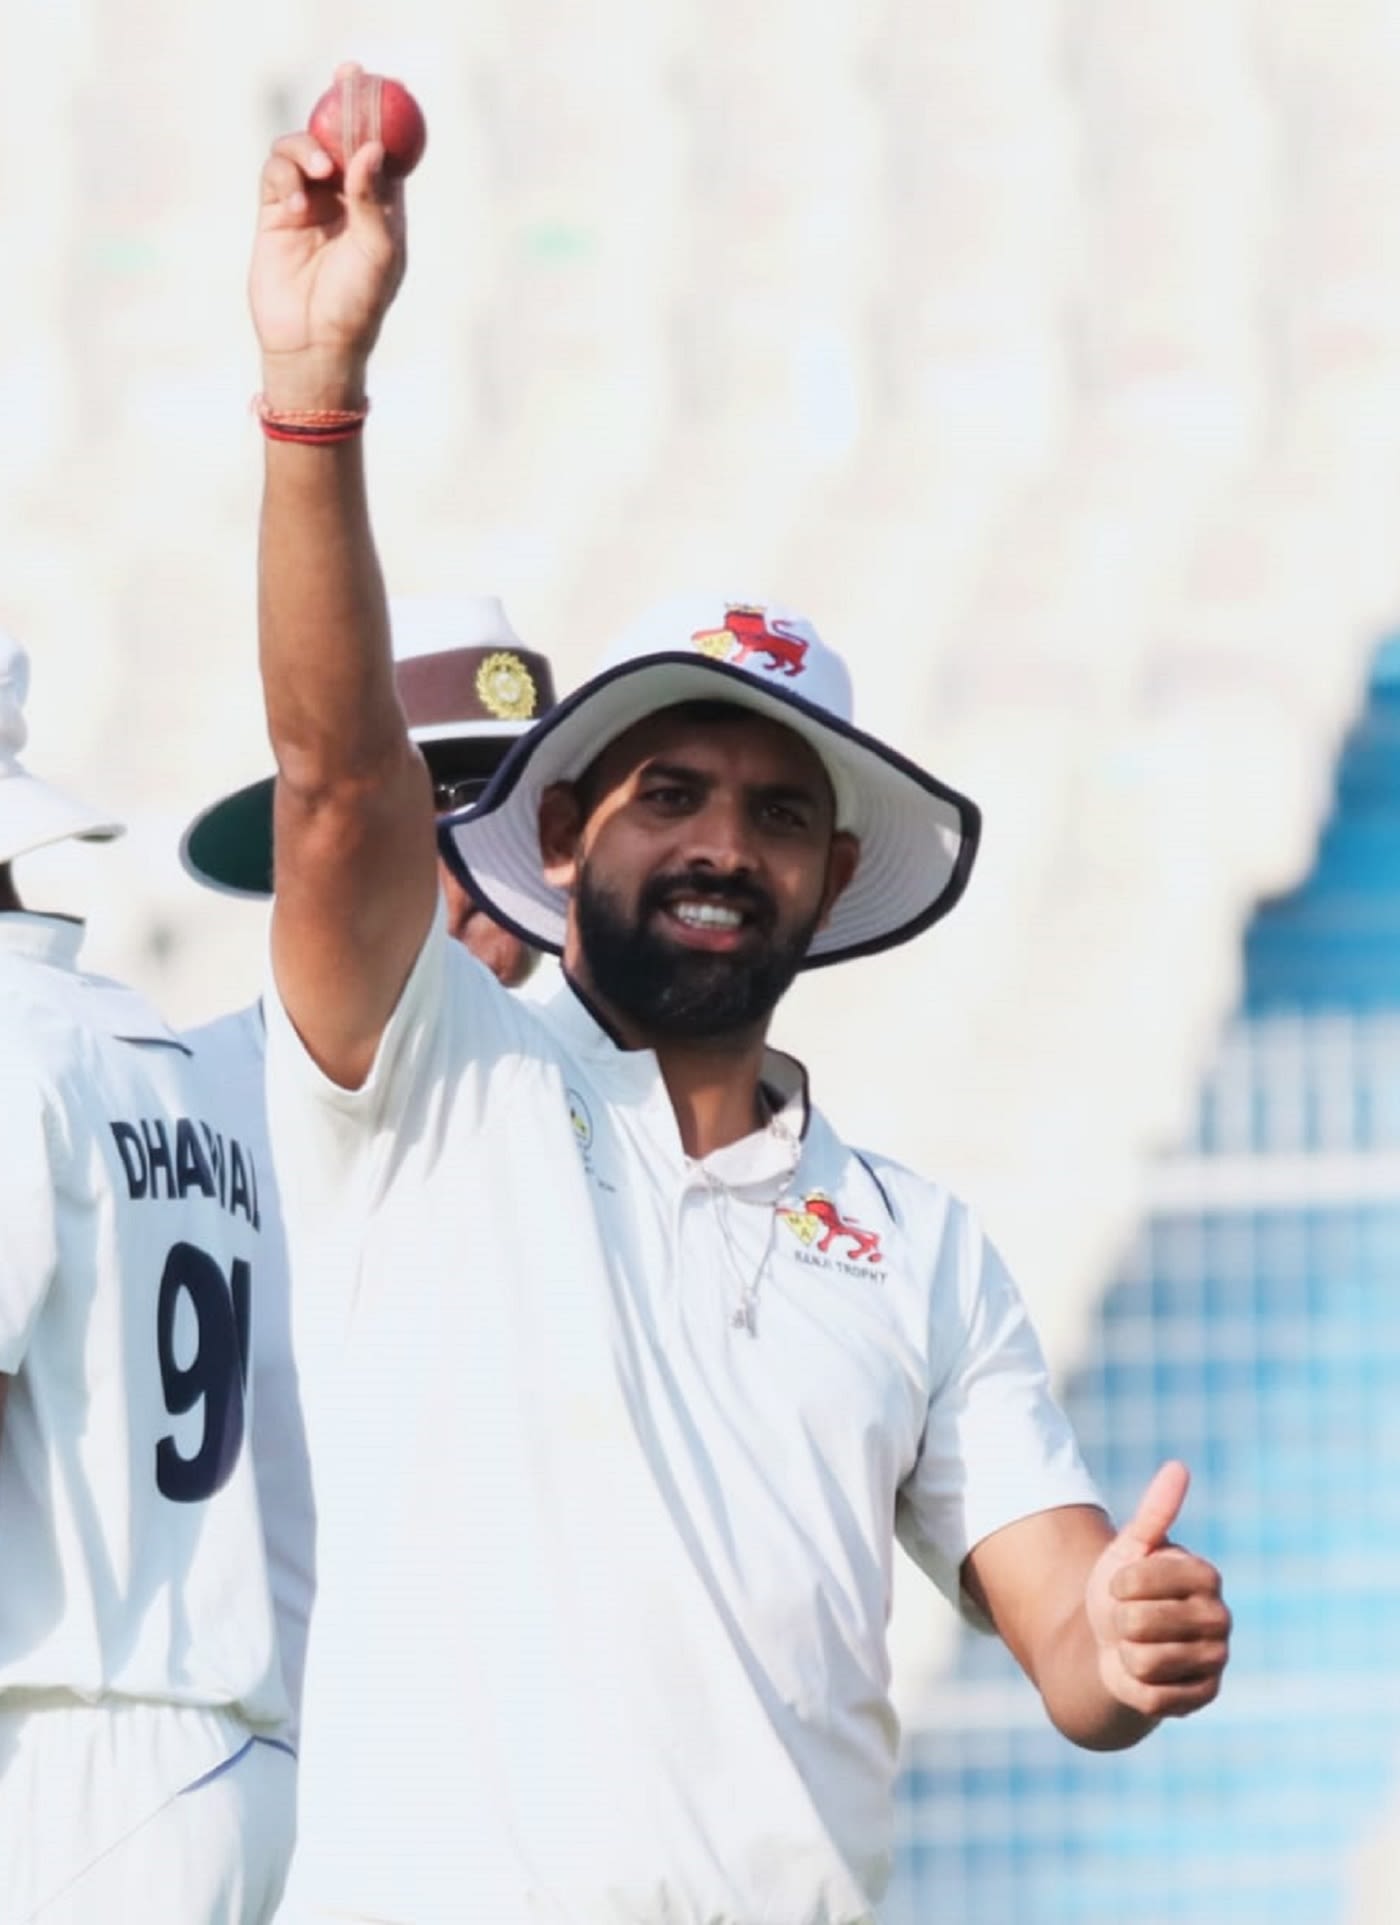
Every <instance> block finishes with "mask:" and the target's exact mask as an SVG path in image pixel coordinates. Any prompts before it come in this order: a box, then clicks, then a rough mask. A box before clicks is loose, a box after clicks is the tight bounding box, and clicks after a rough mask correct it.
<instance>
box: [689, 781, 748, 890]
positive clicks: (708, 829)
mask: <svg viewBox="0 0 1400 1925" xmlns="http://www.w3.org/2000/svg"><path fill="white" fill-rule="evenodd" d="M686 828H687V830H688V834H687V836H686V846H685V855H686V860H687V861H688V862H689V863H691V864H692V865H693V866H694V867H696V868H703V869H710V870H713V872H714V873H715V874H716V875H721V876H746V875H752V874H753V872H754V870H755V869H756V868H757V867H758V856H757V851H756V849H755V846H754V838H753V827H752V824H751V823H750V821H749V817H748V811H747V809H746V808H745V807H744V804H743V801H742V799H741V798H740V797H737V796H726V795H724V794H722V793H720V792H718V791H716V792H715V793H713V794H711V795H710V796H708V797H707V798H706V800H705V805H704V807H703V808H701V809H699V810H697V811H696V813H695V814H694V815H692V816H689V817H687V819H686Z"/></svg>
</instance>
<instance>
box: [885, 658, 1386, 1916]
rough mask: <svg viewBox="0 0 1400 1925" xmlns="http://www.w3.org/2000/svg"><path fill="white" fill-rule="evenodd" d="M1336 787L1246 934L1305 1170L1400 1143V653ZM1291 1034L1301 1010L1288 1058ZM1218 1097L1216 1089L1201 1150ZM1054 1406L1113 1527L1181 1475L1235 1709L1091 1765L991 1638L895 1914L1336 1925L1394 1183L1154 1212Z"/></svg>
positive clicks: (1379, 1601) (950, 1738) (1379, 1449)
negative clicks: (1389, 1036)
mask: <svg viewBox="0 0 1400 1925" xmlns="http://www.w3.org/2000/svg"><path fill="white" fill-rule="evenodd" d="M1336 796H1337V800H1336V806H1335V809H1334V812H1333V815H1332V818H1331V820H1330V821H1329V823H1328V824H1327V827H1326V829H1325V831H1324V833H1323V835H1322V838H1321V841H1320V846H1319V850H1318V857H1317V862H1316V865H1315V868H1314V870H1313V873H1312V874H1311V875H1310V876H1309V877H1308V879H1307V881H1306V882H1305V883H1304V884H1303V886H1302V887H1300V888H1299V889H1298V890H1296V891H1295V892H1294V893H1293V894H1291V895H1289V896H1287V897H1285V898H1282V899H1280V900H1277V901H1271V902H1268V903H1265V904H1263V905H1261V906H1260V908H1259V910H1258V912H1257V914H1256V915H1255V917H1254V919H1253V921H1252V924H1251V926H1250V928H1249V931H1248V934H1247V937H1246V941H1245V958H1246V983H1245V990H1244V995H1243V1000H1242V1007H1241V1011H1240V1014H1239V1017H1238V1019H1237V1022H1236V1025H1235V1028H1234V1032H1233V1038H1232V1047H1233V1048H1234V1049H1235V1052H1236V1071H1235V1073H1236V1074H1238V1065H1239V1063H1244V1064H1245V1065H1246V1070H1248V1067H1249V1065H1250V1064H1251V1063H1253V1064H1254V1065H1255V1067H1256V1068H1257V1071H1258V1078H1257V1083H1256V1084H1255V1086H1254V1088H1253V1089H1252V1091H1251V1092H1249V1096H1250V1102H1249V1107H1248V1108H1247V1110H1246V1115H1247V1117H1248V1118H1249V1128H1250V1131H1251V1135H1252V1141H1251V1142H1250V1143H1247V1144H1245V1145H1244V1146H1243V1147H1244V1149H1245V1150H1246V1152H1248V1151H1249V1150H1251V1149H1252V1150H1254V1151H1261V1150H1262V1151H1267V1150H1269V1149H1270V1148H1272V1147H1277V1138H1278V1130H1277V1127H1276V1118H1275V1117H1274V1115H1273V1114H1272V1107H1273V1106H1276V1105H1277V1104H1278V1103H1279V1102H1280V1100H1282V1101H1284V1102H1286V1103H1289V1104H1292V1105H1294V1107H1295V1109H1296V1113H1297V1115H1298V1116H1300V1117H1301V1118H1302V1123H1301V1127H1302V1129H1303V1133H1304V1141H1305V1143H1306V1144H1310V1145H1311V1146H1312V1147H1314V1148H1319V1149H1326V1148H1329V1147H1331V1148H1335V1147H1337V1144H1335V1143H1333V1142H1332V1141H1331V1140H1330V1138H1329V1131H1331V1132H1335V1131H1336V1130H1337V1129H1338V1128H1340V1129H1341V1130H1342V1132H1343V1135H1344V1136H1345V1134H1346V1132H1348V1131H1350V1132H1351V1135H1350V1138H1349V1140H1347V1141H1344V1142H1342V1143H1341V1147H1343V1148H1349V1149H1355V1150H1360V1151H1363V1152H1364V1151H1366V1150H1367V1149H1369V1148H1373V1147H1377V1146H1381V1145H1392V1146H1393V1145H1395V1144H1396V1143H1397V1142H1400V1076H1397V1077H1396V1078H1395V1079H1394V1080H1395V1084H1396V1086H1397V1088H1396V1093H1395V1094H1393V1095H1392V1096H1391V1097H1390V1098H1389V1100H1387V1094H1386V1090H1387V1086H1388V1085H1389V1083H1390V1078H1389V1077H1388V1075H1386V1074H1383V1073H1382V1072H1381V1071H1379V1070H1376V1069H1375V1065H1374V1061H1373V1060H1372V1059H1371V1058H1370V1057H1369V1056H1368V1050H1367V1047H1366V1038H1367V1036H1368V1035H1369V1034H1372V1033H1373V1032H1371V1031H1368V1030H1367V1029H1366V1028H1365V1027H1364V1024H1365V1023H1367V1022H1372V1023H1373V1022H1374V1021H1375V1020H1376V1019H1377V1018H1384V1017H1385V1016H1386V1015H1387V1014H1400V639H1397V640H1394V641H1391V642H1389V643H1387V644H1385V645H1384V646H1383V647H1382V648H1381V649H1380V651H1379V653H1378V655H1377V658H1376V661H1375V665H1374V671H1373V675H1372V679H1371V686H1370V690H1369V697H1368V702H1367V706H1366V710H1365V713H1364V714H1363V716H1362V717H1361V719H1360V720H1359V721H1358V723H1357V724H1356V726H1355V728H1354V729H1353V731H1352V733H1351V735H1350V737H1349V739H1348V741H1347V744H1346V747H1345V751H1344V754H1343V756H1342V759H1341V763H1340V767H1339V771H1338V779H1337V786H1336ZM1338 1013H1341V1014H1343V1015H1349V1016H1351V1017H1354V1018H1357V1019H1359V1020H1360V1021H1361V1023H1362V1024H1363V1027H1361V1028H1359V1029H1358V1030H1357V1031H1356V1035H1357V1036H1358V1038H1359V1039H1360V1041H1359V1043H1358V1046H1357V1048H1356V1050H1355V1052H1354V1053H1355V1065H1354V1075H1355V1078H1356V1081H1357V1091H1358V1093H1357V1097H1356V1101H1355V1103H1354V1104H1353V1105H1351V1107H1350V1109H1348V1108H1347V1105H1346V1104H1345V1103H1344V1104H1343V1105H1342V1122H1341V1124H1340V1125H1339V1124H1338V1121H1337V1114H1338V1111H1337V1105H1336V1100H1335V1097H1336V1092H1335V1090H1333V1092H1332V1113H1331V1120H1330V1122H1327V1121H1319V1120H1318V1119H1319V1118H1321V1116H1322V1109H1321V1107H1320V1105H1319V1101H1318V1098H1317V1090H1316V1089H1315V1088H1314V1087H1313V1086H1312V1083H1311V1082H1310V1080H1309V1079H1314V1078H1315V1075H1316V1071H1317V1063H1318V1062H1319V1061H1323V1060H1325V1057H1326V1039H1325V1038H1323V1040H1322V1043H1321V1044H1319V1045H1318V1048H1317V1049H1315V1050H1312V1055H1311V1056H1310V1054H1309V1051H1310V1049H1312V1044H1313V1043H1314V1042H1316V1041H1317V1037H1318V1035H1319V1034H1320V1032H1319V1031H1317V1030H1316V1028H1315V1026H1316V1025H1318V1024H1319V1023H1322V1022H1324V1021H1327V1020H1331V1019H1333V1018H1335V1017H1336V1015H1337V1014H1338ZM1280 1019H1285V1020H1287V1019H1296V1020H1294V1021H1293V1023H1292V1028H1291V1030H1290V1032H1289V1034H1290V1036H1291V1041H1289V1043H1288V1047H1287V1048H1286V1049H1285V1048H1283V1047H1282V1046H1277V1045H1276V1038H1277V1036H1278V1034H1279V1033H1280V1032H1279V1031H1278V1030H1277V1025H1278V1024H1279V1022H1280ZM1271 1025H1274V1026H1275V1027H1274V1028H1273V1029H1272V1030H1271V1027H1270V1026H1271ZM1375 1033H1379V1032H1375ZM1397 1034H1400V1030H1397ZM1300 1035H1301V1037H1302V1040H1303V1043H1304V1044H1305V1045H1306V1046H1305V1047H1303V1048H1301V1049H1300V1048H1298V1047H1297V1044H1298V1041H1299V1037H1300ZM1271 1038H1272V1039H1274V1040H1271ZM1309 1039H1311V1041H1310V1040H1309ZM1397 1062H1398V1063H1400V1058H1397ZM1368 1063H1369V1064H1370V1069H1369V1072H1368ZM1368 1073H1369V1074H1370V1076H1371V1080H1372V1082H1373V1083H1374V1087H1373V1088H1372V1087H1369V1086H1368V1087H1365V1088H1363V1087H1362V1085H1363V1084H1366V1083H1367V1078H1368ZM1334 1081H1335V1077H1334ZM1237 1094H1238V1092H1236V1095H1237ZM1218 1098H1219V1092H1218V1091H1216V1090H1215V1089H1214V1088H1213V1087H1212V1086H1211V1084H1210V1082H1209V1079H1208V1083H1207V1088H1206V1090H1205V1091H1204V1092H1203V1097H1202V1113H1201V1117H1200V1119H1199V1123H1198V1128H1197V1132H1196V1141H1197V1144H1198V1146H1199V1148H1200V1150H1201V1151H1202V1152H1203V1153H1204V1154H1207V1155H1208V1154H1210V1153H1211V1152H1212V1151H1213V1149H1215V1148H1216V1147H1217V1146H1218V1144H1219V1142H1220V1140H1221V1132H1222V1127H1223V1126H1222V1123H1221V1117H1222V1115H1223V1111H1222V1110H1221V1109H1220V1106H1219V1100H1218ZM1290 1127H1292V1126H1290ZM1231 1147H1232V1148H1233V1149H1234V1151H1235V1153H1236V1154H1238V1153H1239V1151H1240V1148H1241V1146H1240V1144H1239V1143H1238V1142H1236V1143H1234V1144H1233V1145H1232V1146H1231ZM1067 1400H1068V1403H1069V1406H1070V1408H1071V1411H1072V1413H1073V1416H1074V1418H1075V1421H1076V1424H1077V1426H1078V1428H1079V1431H1080V1435H1081V1437H1082V1439H1083V1441H1084V1445H1085V1449H1086V1453H1087V1454H1088V1456H1089V1458H1090V1461H1091V1463H1092V1464H1093V1466H1094V1468H1095V1470H1096V1472H1097V1473H1098V1475H1099V1476H1100V1478H1101V1481H1102V1484H1103V1487H1104V1490H1105V1493H1106V1495H1107V1496H1108V1498H1109V1501H1110V1502H1111V1503H1112V1504H1113V1505H1114V1506H1115V1508H1116V1509H1117V1510H1118V1511H1119V1512H1120V1513H1121V1512H1122V1511H1124V1510H1126V1509H1128V1508H1130V1507H1131V1505H1132V1503H1133V1501H1134V1499H1135V1497H1136V1495H1137V1493H1138V1492H1139V1491H1140V1489H1141V1487H1142V1485H1143V1483H1144V1482H1145V1480H1146V1479H1147V1477H1149V1476H1150V1475H1151V1473H1152V1471H1153V1470H1154V1469H1155V1467H1156V1465H1157V1464H1158V1462H1160V1460H1161V1458H1162V1457H1163V1456H1165V1455H1180V1456H1182V1457H1184V1458H1185V1459H1186V1460H1187V1461H1188V1462H1189V1463H1190V1464H1191V1465H1192V1467H1193V1470H1194V1473H1195V1478H1196V1482H1195V1487H1194V1490H1193V1494H1192V1497H1191V1500H1190V1504H1189V1508H1188V1512H1187V1517H1186V1521H1185V1526H1184V1535H1185V1536H1186V1537H1188V1538H1189V1541H1190V1542H1191V1543H1192V1544H1193V1545H1194V1546H1196V1547H1197V1548H1199V1549H1200V1550H1201V1551H1202V1552H1204V1553H1205V1554H1206V1555H1207V1556H1209V1557H1212V1558H1214V1559H1215V1560H1216V1561H1217V1562H1218V1563H1219V1564H1220V1565H1221V1567H1222V1569H1223V1570H1224V1571H1225V1573H1226V1578H1227V1591H1228V1596H1229V1600H1230V1603H1231V1606H1232V1608H1233V1610H1234V1613H1235V1621H1236V1633H1235V1646H1234V1657H1233V1661H1232V1665H1231V1669H1230V1673H1229V1676H1228V1678H1227V1681H1226V1688H1225V1691H1224V1693H1223V1694H1222V1698H1221V1700H1220V1702H1219V1704H1218V1705H1216V1706H1215V1707H1214V1708H1213V1709H1212V1711H1211V1712H1209V1713H1207V1714H1206V1715H1205V1716H1203V1717H1201V1718H1198V1719H1194V1720H1191V1721H1188V1722H1186V1723H1184V1724H1181V1725H1174V1726H1168V1727H1164V1728H1163V1729H1162V1730H1161V1731H1160V1732H1159V1733H1157V1734H1156V1735H1155V1736H1154V1737H1153V1738H1152V1739H1151V1740H1150V1741H1149V1743H1147V1744H1146V1745H1145V1746H1143V1747H1142V1748H1141V1749H1139V1750H1137V1751H1134V1752H1132V1753H1129V1754H1126V1755H1122V1756H1117V1757H1108V1758H1103V1757H1097V1756H1093V1755H1090V1754H1085V1753H1082V1752H1079V1751H1076V1750H1075V1749H1074V1747H1072V1746H1070V1745H1069V1744H1067V1743H1066V1742H1064V1741H1063V1740H1062V1739H1060V1738H1059V1736H1058V1735H1057V1734H1056V1733H1055V1732H1054V1731H1053V1730H1051V1729H1050V1728H1049V1727H1048V1726H1047V1724H1046V1723H1045V1721H1044V1718H1043V1715H1042V1714H1041V1712H1040V1709H1039V1706H1038V1704H1036V1702H1035V1700H1034V1695H1033V1693H1032V1692H1031V1690H1030V1687H1029V1686H1028V1685H1026V1684H1025V1682H1024V1680H1021V1679H1020V1676H1019V1673H1018V1672H1017V1671H1016V1669H1015V1667H1014V1665H1013V1664H1012V1662H1011V1660H1010V1659H1009V1658H1008V1657H1007V1655H1006V1654H1005V1652H1004V1651H1003V1650H1002V1648H1001V1647H1000V1646H999V1645H998V1644H997V1643H996V1642H995V1641H994V1640H991V1639H985V1638H979V1637H976V1636H975V1635H973V1634H971V1633H967V1634H965V1635H964V1637H963V1641H962V1643H961V1645H960V1647H959V1652H958V1657H957V1661H956V1664H955V1666H954V1669H953V1676H952V1679H951V1681H950V1689H949V1698H948V1702H949V1705H950V1712H949V1715H948V1716H947V1717H945V1718H944V1719H943V1720H942V1721H941V1723H940V1724H939V1727H938V1728H936V1729H931V1730H927V1731H920V1732H917V1733H912V1734H910V1736H909V1739H908V1743H907V1754H906V1755H907V1766H906V1770H905V1772H904V1775H903V1778H902V1781H901V1786H900V1841H901V1842H900V1851H899V1857H898V1862H897V1869H896V1876H895V1881H894V1885H893V1888H892V1891H891V1895H890V1898H889V1901H888V1903H887V1906H886V1908H885V1909H884V1911H883V1913H882V1917H883V1918H884V1919H886V1920H887V1921H888V1922H889V1925H916V1922H917V1925H924V1922H925V1921H937V1922H938V1925H1003V1921H1005V1925H1013V1921H1014V1925H1059V1921H1065V1922H1066V1925H1069V1921H1073V1925H1091V1922H1092V1921H1099V1920H1103V1921H1105V1922H1107V1921H1109V1920H1112V1921H1115V1925H1117V1922H1118V1921H1121V1920H1124V1919H1132V1920H1133V1921H1134V1925H1216V1921H1219V1920H1225V1919H1228V1920H1229V1921H1230V1925H1294V1922H1295V1921H1296V1925H1345V1921H1346V1920H1347V1918H1348V1916H1349V1906H1350V1904H1351V1893H1350V1879H1351V1870H1352V1861H1353V1858H1354V1855H1355V1853H1356V1851H1357V1850H1358V1848H1359V1847H1360V1845H1361V1844H1362V1843H1363V1841H1364V1840H1365V1838H1366V1835H1367V1832H1368V1830H1369V1829H1370V1827H1371V1826H1373V1825H1374V1824H1375V1823H1376V1821H1377V1820H1378V1818H1379V1816H1380V1814H1381V1812H1382V1810H1383V1809H1384V1807H1385V1805H1386V1802H1387V1800H1388V1799H1389V1798H1392V1797H1393V1796H1394V1789H1395V1779H1396V1773H1397V1764H1400V1757H1398V1756H1397V1753H1398V1752H1400V1736H1398V1734H1400V1718H1397V1711H1400V1645H1398V1644H1397V1640H1396V1637H1395V1622H1396V1608H1397V1598H1400V1479H1397V1478H1396V1476H1395V1475H1394V1466H1395V1465H1396V1464H1397V1463H1400V1190H1398V1191H1397V1194H1396V1196H1395V1198H1394V1200H1393V1201H1391V1200H1390V1199H1389V1198H1388V1197H1387V1196H1385V1195H1383V1194H1382V1195H1376V1194H1374V1193H1372V1194H1371V1195H1369V1196H1366V1197H1361V1196H1358V1198H1357V1199H1356V1200H1354V1201H1346V1200H1342V1201H1337V1200H1332V1201H1329V1202H1327V1203H1325V1204H1320V1203H1315V1204H1312V1205H1304V1204H1303V1203H1301V1202H1300V1203H1298V1204H1297V1205H1290V1206H1289V1207H1276V1206H1272V1205H1271V1206H1270V1207H1258V1206H1257V1203H1256V1205H1255V1206H1254V1207H1249V1208H1246V1207H1239V1208H1233V1207H1232V1208H1222V1207H1213V1208H1211V1209H1208V1210H1199V1209H1198V1210H1191V1211H1186V1210H1180V1209H1175V1208H1174V1209H1173V1210H1171V1211H1165V1210H1164V1211H1163V1212H1162V1213H1161V1214H1158V1215H1156V1216H1154V1217H1152V1218H1150V1219H1149V1220H1148V1221H1147V1222H1146V1223H1145V1224H1144V1225H1143V1226H1142V1228H1141V1232H1140V1235H1139V1238H1138V1242H1137V1247H1136V1248H1135V1250H1134V1251H1133V1252H1132V1253H1131V1256H1130V1258H1129V1260H1128V1261H1127V1262H1125V1264H1124V1265H1123V1268H1122V1273H1121V1275H1120V1276H1119V1277H1118V1279H1117V1280H1116V1281H1115V1282H1114V1284H1113V1285H1112V1287H1111V1288H1110V1289H1109V1291H1108V1292H1107V1294H1106V1297H1105V1300H1104V1302H1103V1304H1102V1305H1101V1308H1100V1312H1099V1314H1098V1317H1097V1320H1096V1328H1095V1331H1094V1334H1093V1340H1092V1343H1091V1344H1090V1346H1089V1350H1088V1354H1087V1355H1086V1356H1085V1357H1084V1359H1083V1361H1082V1363H1081V1365H1080V1368H1079V1369H1078V1371H1077V1372H1076V1374H1075V1375H1074V1377H1073V1378H1072V1380H1071V1382H1070V1383H1069V1385H1068V1386H1067ZM989 1705H990V1706H991V1711H990V1712H989V1710H988V1707H989ZM960 1707H961V1712H960Z"/></svg>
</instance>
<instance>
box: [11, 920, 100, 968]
mask: <svg viewBox="0 0 1400 1925" xmlns="http://www.w3.org/2000/svg"><path fill="white" fill-rule="evenodd" d="M86 934H87V925H86V924H85V923H83V922H80V921H78V920H77V919H76V918H75V917H73V916H40V915H36V914H35V913H34V911H33V910H31V909H7V910H5V911H3V912H2V913H0V951H3V953H4V954H5V955H7V956H22V957H23V958H24V959H25V960H26V961H28V962H37V963H47V964H48V965H49V966H50V968H52V969H67V970H71V971H76V970H77V967H78V951H79V950H80V949H81V948H82V946H83V937H84V936H85V935H86Z"/></svg>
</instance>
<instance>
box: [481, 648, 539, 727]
mask: <svg viewBox="0 0 1400 1925" xmlns="http://www.w3.org/2000/svg"><path fill="white" fill-rule="evenodd" d="M476 692H477V695H478V696H479V697H480V699H481V706H482V707H483V708H484V709H485V710H486V711H487V713H488V714H490V715H494V716H495V718H496V720H497V721H498V722H528V721H529V720H530V718H531V716H532V715H533V714H534V713H535V703H536V701H537V699H538V693H537V691H536V688H535V678H534V676H533V675H532V674H531V673H530V671H529V669H528V668H526V666H525V664H524V662H522V661H521V659H520V657H519V656H518V655H515V654H513V653H512V652H511V650H510V649H508V648H499V649H497V650H496V651H495V652H494V654H491V655H488V656H487V657H486V660H485V661H484V662H483V663H482V664H481V667H480V668H479V669H478V670H477V671H476Z"/></svg>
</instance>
